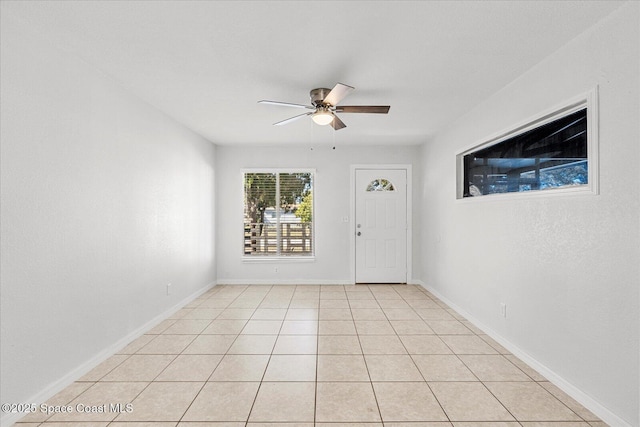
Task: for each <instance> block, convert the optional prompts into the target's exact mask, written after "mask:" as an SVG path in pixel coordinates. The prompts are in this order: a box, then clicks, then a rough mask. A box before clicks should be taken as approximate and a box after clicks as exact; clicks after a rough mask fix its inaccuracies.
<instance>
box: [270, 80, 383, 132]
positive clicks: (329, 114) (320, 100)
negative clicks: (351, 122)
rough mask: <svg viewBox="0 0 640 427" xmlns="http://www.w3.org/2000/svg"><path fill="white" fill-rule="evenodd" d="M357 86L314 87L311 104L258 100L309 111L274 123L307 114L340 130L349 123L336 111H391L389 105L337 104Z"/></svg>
mask: <svg viewBox="0 0 640 427" xmlns="http://www.w3.org/2000/svg"><path fill="white" fill-rule="evenodd" d="M354 89H355V88H353V87H351V86H347V85H344V84H342V83H337V84H336V85H335V86H334V87H333V89H327V88H317V89H312V90H311V92H309V95H310V96H311V105H303V104H292V103H290V102H279V101H267V100H262V101H258V103H259V104H271V105H282V106H284V107H295V108H305V109H307V110H313V111H309V112H308V113H304V114H299V115H297V116H293V117H291V118H288V119H286V120H282V121H280V122H277V123H274V125H275V126H281V125H286V124H287V123H291V122H293V121H296V120H298V119H301V118H303V117H306V116H311V118H312V119H313V121H314V122H316V123H317V124H319V125H323V126H324V125H329V124H330V125H331V126H332V127H333V129H335V130H340V129H342V128H346V127H347V125H345V124H344V122H343V121H342V120H340V118H339V117H338V116H337V115H336V113H377V114H387V113H388V112H389V108H391V107H390V106H389V105H349V106H338V105H337V104H338V103H339V102H340V101H342V100H343V99H344V97H346V96H347V95H348V94H349V93H350V92H351V91H352V90H354Z"/></svg>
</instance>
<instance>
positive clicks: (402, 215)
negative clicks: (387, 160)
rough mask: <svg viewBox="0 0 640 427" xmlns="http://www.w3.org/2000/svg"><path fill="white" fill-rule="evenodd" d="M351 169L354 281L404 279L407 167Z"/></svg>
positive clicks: (405, 267) (384, 281)
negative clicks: (353, 218)
mask: <svg viewBox="0 0 640 427" xmlns="http://www.w3.org/2000/svg"><path fill="white" fill-rule="evenodd" d="M355 172H356V177H355V185H356V188H355V198H356V200H355V225H356V229H355V233H356V257H355V258H356V283H406V282H407V171H406V169H356V171H355Z"/></svg>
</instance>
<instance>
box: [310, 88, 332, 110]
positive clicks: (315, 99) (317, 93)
mask: <svg viewBox="0 0 640 427" xmlns="http://www.w3.org/2000/svg"><path fill="white" fill-rule="evenodd" d="M329 92H331V89H327V88H326V87H321V88H317V89H312V90H311V92H309V96H310V97H311V103H312V104H313V105H314V106H315V107H319V106H323V105H324V103H323V102H322V101H324V99H325V98H326V97H327V95H329Z"/></svg>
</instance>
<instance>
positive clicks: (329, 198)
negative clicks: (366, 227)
mask: <svg viewBox="0 0 640 427" xmlns="http://www.w3.org/2000/svg"><path fill="white" fill-rule="evenodd" d="M323 130H324V129H323ZM341 132H345V131H341ZM327 135H328V136H329V137H330V134H329V133H327ZM312 148H313V149H312ZM418 153H419V148H418V147H417V146H402V145H396V146H387V147H373V146H366V147H363V146H340V145H339V144H338V143H337V144H336V149H335V150H333V149H332V145H331V142H328V143H327V144H326V145H320V146H314V147H310V146H297V147H289V146H287V147H258V146H255V147H230V146H218V147H217V151H216V164H217V166H216V172H217V177H218V180H217V189H216V195H217V197H218V200H219V203H218V205H217V206H218V211H217V216H216V217H217V218H218V223H217V241H216V244H217V251H216V253H217V254H218V255H217V259H218V283H301V284H304V283H316V284H319V283H329V284H331V283H333V284H336V283H340V284H348V283H351V280H352V279H351V268H352V265H351V262H350V253H351V252H350V250H351V249H350V233H351V231H352V229H351V226H350V225H349V223H345V222H343V221H342V219H343V217H349V215H350V186H349V180H350V179H351V178H350V165H352V164H411V165H412V164H413V163H414V162H415V161H416V159H417V157H418ZM295 167H300V168H315V169H316V176H315V188H314V193H313V201H314V204H315V207H314V209H315V220H316V223H315V233H316V256H315V261H313V262H292V261H289V262H287V261H278V262H277V263H276V264H274V263H264V262H261V263H255V262H251V263H249V262H242V252H243V237H242V236H243V234H242V229H243V225H242V224H243V194H242V169H243V168H295ZM414 175H415V169H414ZM414 179H415V178H414ZM415 205H416V202H414V206H415ZM414 226H415V227H417V226H416V225H415V222H414ZM415 247H416V244H414V255H416V254H417V252H418V251H417V249H415ZM416 256H417V255H416ZM275 267H277V268H278V272H277V273H276V272H275V271H274V270H275ZM410 276H411V274H410Z"/></svg>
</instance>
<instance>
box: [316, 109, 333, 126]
mask: <svg viewBox="0 0 640 427" xmlns="http://www.w3.org/2000/svg"><path fill="white" fill-rule="evenodd" d="M311 118H312V119H313V121H314V122H316V124H319V125H320V126H326V125H328V124H329V123H331V122H332V121H333V114H331V113H330V112H329V111H316V112H315V113H314V114H313V116H311Z"/></svg>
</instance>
